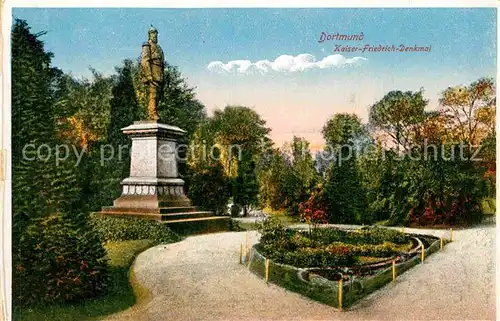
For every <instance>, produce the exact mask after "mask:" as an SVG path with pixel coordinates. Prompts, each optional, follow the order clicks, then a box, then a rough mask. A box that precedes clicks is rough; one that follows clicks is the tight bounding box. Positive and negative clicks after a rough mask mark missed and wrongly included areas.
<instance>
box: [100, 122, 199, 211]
mask: <svg viewBox="0 0 500 321" xmlns="http://www.w3.org/2000/svg"><path fill="white" fill-rule="evenodd" d="M122 131H123V133H124V134H125V135H128V136H129V137H130V138H131V139H132V148H131V162H130V177H128V178H125V179H124V180H123V181H122V182H121V184H122V195H121V196H120V197H119V198H117V199H116V200H115V201H114V204H113V205H114V206H113V207H111V208H106V210H107V211H118V210H119V211H123V212H127V211H128V212H132V211H140V212H145V213H147V212H153V213H158V209H159V208H164V207H186V206H190V205H191V204H190V201H189V199H188V198H187V197H186V195H184V181H183V180H182V179H180V178H179V175H178V171H177V153H176V147H177V146H176V140H177V139H178V138H180V137H182V136H184V135H185V133H186V132H185V131H184V130H182V129H180V128H179V127H176V126H170V125H166V124H161V123H158V122H153V121H140V122H134V123H133V124H132V125H130V126H128V127H125V128H123V129H122Z"/></svg>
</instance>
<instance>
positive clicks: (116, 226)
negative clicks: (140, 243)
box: [90, 213, 179, 243]
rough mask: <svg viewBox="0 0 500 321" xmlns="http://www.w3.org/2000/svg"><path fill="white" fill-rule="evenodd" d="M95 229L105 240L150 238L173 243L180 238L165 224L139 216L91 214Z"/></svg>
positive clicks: (159, 241)
mask: <svg viewBox="0 0 500 321" xmlns="http://www.w3.org/2000/svg"><path fill="white" fill-rule="evenodd" d="M90 223H91V225H92V227H93V229H94V231H95V232H96V233H97V234H98V235H99V236H100V237H101V239H102V240H103V241H129V240H144V239H150V240H154V241H156V242H158V243H172V242H175V241H177V240H178V239H179V237H178V236H177V235H176V234H175V233H173V232H172V231H171V230H170V229H169V228H168V227H167V226H165V225H164V224H161V223H158V222H155V221H150V220H146V219H137V218H122V217H109V216H102V215H100V214H97V213H95V214H92V215H90Z"/></svg>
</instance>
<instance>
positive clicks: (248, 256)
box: [247, 250, 252, 268]
mask: <svg viewBox="0 0 500 321" xmlns="http://www.w3.org/2000/svg"><path fill="white" fill-rule="evenodd" d="M247 261H248V268H250V264H251V263H252V261H250V250H248V252H247Z"/></svg>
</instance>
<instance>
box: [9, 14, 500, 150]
mask: <svg viewBox="0 0 500 321" xmlns="http://www.w3.org/2000/svg"><path fill="white" fill-rule="evenodd" d="M13 16H14V17H15V18H21V19H25V20H27V21H28V23H29V25H30V26H31V27H32V29H33V31H34V32H38V31H42V30H45V31H47V32H48V33H47V35H45V36H44V37H43V40H44V41H45V44H46V49H47V50H50V51H52V52H53V53H54V54H55V58H54V59H53V64H54V65H55V66H57V67H59V68H61V69H63V70H64V71H66V72H71V73H73V74H74V75H75V76H82V75H84V76H86V75H89V72H88V68H89V67H93V68H95V69H97V70H98V71H101V72H103V73H105V74H109V73H113V72H114V67H115V66H117V65H119V64H120V63H121V61H122V60H123V59H125V58H137V57H138V56H139V55H140V49H141V44H142V42H144V41H145V40H146V39H147V29H148V27H149V25H150V24H153V25H154V26H155V27H156V28H157V29H158V30H159V35H158V37H159V43H160V45H161V46H162V48H163V50H164V52H165V56H166V59H167V60H168V61H169V62H170V63H171V64H173V65H176V66H178V67H179V69H180V71H181V72H182V73H183V75H184V76H185V77H187V79H188V83H189V84H190V85H191V86H196V87H197V90H196V92H197V94H198V98H199V99H200V100H201V101H202V102H203V103H204V104H205V106H206V107H207V109H208V110H209V111H210V110H213V109H214V108H223V107H224V106H225V105H226V104H242V105H246V106H250V107H253V108H255V109H256V111H257V112H259V113H260V114H261V115H262V117H263V118H264V119H266V121H267V122H268V125H269V126H270V127H271V128H272V130H273V132H272V136H273V138H274V140H275V141H276V142H277V143H278V144H281V143H282V142H283V141H286V140H291V138H292V136H293V135H294V134H295V135H300V136H304V137H306V138H308V139H309V140H311V141H312V143H313V144H315V145H318V144H322V139H321V135H320V134H319V130H320V129H321V127H322V125H323V124H324V123H325V122H326V120H327V119H328V117H330V116H331V115H333V114H334V113H336V112H355V113H357V114H358V115H360V117H362V118H363V119H365V120H366V116H367V109H368V107H369V106H370V105H371V104H373V103H374V102H376V101H377V100H378V99H380V98H382V97H383V95H384V94H385V93H387V92H388V91H390V90H395V89H399V90H418V89H419V88H420V87H424V89H425V93H426V97H427V98H428V99H430V104H429V105H430V106H429V108H435V107H436V106H437V99H438V98H439V94H440V92H441V91H442V90H444V89H445V88H446V87H448V86H454V85H460V84H469V83H471V82H472V81H474V80H476V79H477V78H479V77H481V76H490V77H494V76H495V75H496V55H497V48H496V38H497V37H496V30H497V28H496V9H493V8H490V9H464V8H460V9H439V8H435V9H410V8H407V9H381V8H379V9H361V8H360V9H341V8H331V9H327V8H325V9H318V8H314V9H166V8H165V9H137V8H130V9H73V8H66V9H39V8H14V9H13ZM321 32H326V33H330V34H335V33H337V32H338V33H340V34H359V33H361V32H363V35H364V38H363V40H362V41H324V42H322V43H319V42H318V40H319V38H320V34H321ZM338 44H340V45H356V46H364V45H366V44H369V45H379V44H380V45H395V46H396V47H399V46H400V44H404V45H408V46H413V45H417V46H431V51H430V52H364V53H359V52H358V53H352V52H333V50H334V48H335V45H338ZM304 54H309V55H311V56H307V57H309V58H308V59H313V60H311V61H316V62H318V61H321V60H322V59H323V58H325V57H327V56H331V55H333V54H342V55H343V56H344V57H343V59H352V58H354V57H362V58H364V60H362V61H361V60H360V62H359V63H353V64H345V63H338V64H334V65H332V66H330V67H329V68H326V67H325V68H309V69H305V70H301V71H300V70H299V71H293V72H290V70H288V71H283V70H278V69H276V70H270V71H269V72H264V73H260V72H237V71H235V70H234V69H233V70H232V71H230V72H225V71H224V70H221V69H220V68H219V69H218V70H216V71H219V72H216V71H214V70H212V71H211V70H209V69H207V67H208V65H209V64H210V63H211V62H214V61H220V62H221V63H222V64H227V63H228V62H230V61H240V60H248V61H249V62H251V63H255V62H257V61H266V60H267V61H268V62H269V63H270V65H269V66H276V65H277V63H275V59H276V58H278V57H280V56H283V55H286V56H288V58H291V57H296V56H298V55H304ZM311 57H314V58H311ZM337 58H338V57H337Z"/></svg>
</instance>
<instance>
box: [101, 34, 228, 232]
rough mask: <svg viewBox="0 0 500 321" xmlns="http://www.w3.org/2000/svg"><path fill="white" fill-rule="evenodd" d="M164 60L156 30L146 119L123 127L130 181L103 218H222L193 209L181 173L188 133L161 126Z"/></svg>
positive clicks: (144, 61) (150, 44)
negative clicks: (180, 150) (180, 152)
mask: <svg viewBox="0 0 500 321" xmlns="http://www.w3.org/2000/svg"><path fill="white" fill-rule="evenodd" d="M164 67H165V63H164V56H163V51H162V49H161V47H160V46H159V45H158V31H157V30H156V29H154V28H153V27H151V28H150V29H149V31H148V41H147V42H146V43H144V44H143V45H142V57H141V79H142V82H143V83H144V84H145V85H146V87H147V93H148V105H147V118H148V119H147V120H145V121H136V122H134V123H133V124H132V125H130V126H128V127H125V128H122V131H123V133H124V134H125V135H128V136H129V137H130V138H131V139H132V147H131V160H130V177H127V178H125V179H124V180H123V181H122V182H121V185H122V195H121V196H120V197H119V198H117V199H116V200H115V201H114V203H113V206H109V207H103V209H102V211H101V212H100V214H102V215H106V216H122V217H123V216H125V217H135V218H144V219H152V220H157V221H162V222H165V223H176V222H185V221H197V220H198V221H200V220H214V219H215V220H217V219H223V218H222V217H214V216H212V212H209V211H199V210H198V209H197V208H196V207H194V206H191V202H190V200H189V199H188V198H187V197H186V195H185V194H184V181H183V180H182V179H181V178H180V177H179V173H178V170H177V152H176V151H177V149H176V148H177V143H176V141H177V140H178V139H179V138H181V137H182V136H184V135H185V133H186V132H185V131H184V130H182V129H180V128H179V127H176V126H171V125H167V124H162V123H160V122H158V119H159V116H158V103H159V102H160V99H161V94H162V92H163V85H164Z"/></svg>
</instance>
